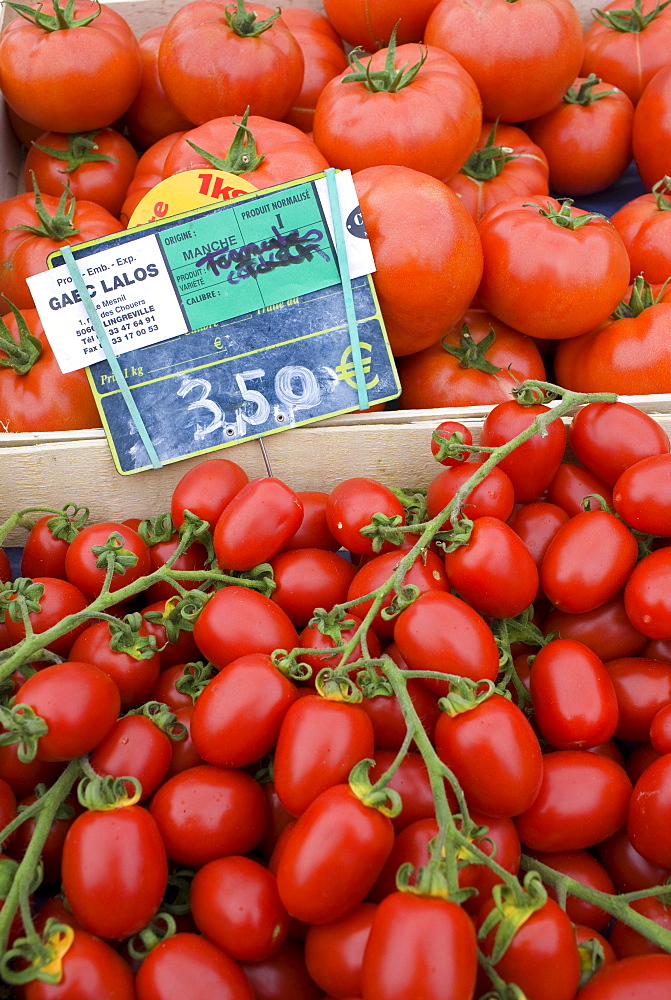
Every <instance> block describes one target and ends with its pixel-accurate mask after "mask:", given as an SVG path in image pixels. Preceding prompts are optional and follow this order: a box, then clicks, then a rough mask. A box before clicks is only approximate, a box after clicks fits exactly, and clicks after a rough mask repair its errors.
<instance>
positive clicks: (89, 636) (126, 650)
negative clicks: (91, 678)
mask: <svg viewBox="0 0 671 1000" xmlns="http://www.w3.org/2000/svg"><path fill="white" fill-rule="evenodd" d="M137 620H138V622H141V619H140V616H139V615H138V616H137ZM140 629H141V625H140ZM70 656H71V658H72V659H73V660H80V661H82V662H84V663H95V665H96V666H97V667H98V668H99V669H100V670H104V671H105V673H106V674H109V676H110V677H111V678H112V680H113V681H114V683H115V684H116V686H117V687H118V689H119V694H120V695H121V708H122V710H123V711H124V712H127V711H128V710H129V709H131V708H137V707H138V705H141V704H142V703H143V702H144V701H146V700H147V699H148V698H149V697H150V696H151V693H152V691H153V689H154V685H155V684H156V681H157V680H158V675H159V673H160V669H161V657H160V654H159V652H158V651H157V650H156V648H155V646H153V644H151V643H150V642H148V641H147V636H146V635H142V632H141V631H140V632H139V633H138V632H136V631H135V629H134V628H133V626H132V624H131V622H129V621H124V622H123V623H120V624H119V625H117V624H116V623H115V622H107V621H102V622H95V623H94V624H93V625H89V626H88V628H86V629H85V630H84V631H83V632H81V633H80V635H78V636H77V638H76V639H75V642H74V643H73V645H72V648H71V650H70Z"/></svg>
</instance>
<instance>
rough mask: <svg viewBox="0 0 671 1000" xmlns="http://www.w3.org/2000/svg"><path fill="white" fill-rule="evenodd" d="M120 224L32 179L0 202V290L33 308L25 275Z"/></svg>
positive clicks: (86, 203)
mask: <svg viewBox="0 0 671 1000" xmlns="http://www.w3.org/2000/svg"><path fill="white" fill-rule="evenodd" d="M12 23H14V22H12ZM25 227H28V228H25ZM120 228H121V224H120V222H119V220H118V219H115V218H114V216H113V215H111V214H110V213H109V212H108V211H107V209H105V208H102V206H101V205H96V204H95V203H94V202H92V201H83V200H80V201H75V199H74V198H73V196H72V194H71V193H70V192H69V191H68V189H67V188H64V189H63V193H62V195H61V196H60V198H56V197H54V196H53V195H49V194H45V195H42V194H40V192H39V189H38V187H37V185H36V184H35V183H33V190H32V191H25V192H23V193H22V194H17V195H14V196H13V197H11V198H6V199H5V201H3V202H0V293H1V294H2V295H4V296H5V297H6V298H7V299H8V300H9V301H10V302H12V303H13V304H14V305H15V306H16V307H17V308H18V309H24V308H28V309H30V308H32V306H33V297H32V295H31V293H30V290H29V288H28V285H27V284H26V278H27V277H30V276H31V275H33V274H39V273H40V272H41V271H46V269H47V257H48V256H49V254H50V253H53V252H54V251H55V250H58V249H59V247H62V246H70V245H72V244H75V243H82V242H84V241H85V240H94V239H98V238H99V237H101V236H108V235H109V234H110V233H117V232H118V231H119V229H120Z"/></svg>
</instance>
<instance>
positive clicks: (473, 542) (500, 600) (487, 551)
mask: <svg viewBox="0 0 671 1000" xmlns="http://www.w3.org/2000/svg"><path fill="white" fill-rule="evenodd" d="M448 545H449V550H448V551H447V552H446V553H445V569H446V571H447V577H448V580H449V581H450V586H451V587H452V589H453V590H455V591H456V592H457V594H459V596H460V597H461V598H463V600H465V601H466V602H467V603H468V604H470V605H471V607H473V608H475V610H476V611H478V612H479V613H480V614H481V615H486V616H488V617H491V618H515V617H516V616H517V615H521V614H522V612H523V611H526V609H527V608H528V607H529V606H530V605H531V604H532V602H533V601H534V599H535V597H536V594H537V593H538V570H537V568H536V563H535V562H534V558H533V556H532V555H531V553H530V552H529V550H528V548H527V547H526V545H525V544H524V542H523V541H522V539H521V538H520V536H519V535H518V534H516V532H515V531H513V529H512V528H511V527H509V525H507V524H506V522H505V521H501V520H500V519H499V518H496V517H478V518H476V519H475V521H469V519H468V516H466V517H465V518H463V519H462V520H461V521H460V522H459V524H458V525H457V526H456V528H455V529H454V540H453V541H452V542H450V541H449V540H448Z"/></svg>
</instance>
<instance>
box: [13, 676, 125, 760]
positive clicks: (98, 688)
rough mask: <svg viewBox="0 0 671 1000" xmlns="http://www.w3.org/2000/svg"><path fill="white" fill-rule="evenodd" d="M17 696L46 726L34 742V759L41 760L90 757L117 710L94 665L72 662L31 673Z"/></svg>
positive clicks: (112, 690)
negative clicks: (36, 742)
mask: <svg viewBox="0 0 671 1000" xmlns="http://www.w3.org/2000/svg"><path fill="white" fill-rule="evenodd" d="M19 698H20V704H21V705H27V706H28V707H29V708H31V709H32V710H33V712H34V713H35V714H36V715H39V716H40V717H41V718H42V719H44V721H45V723H46V725H47V732H46V733H44V735H42V736H40V737H39V742H38V744H37V756H38V757H39V758H40V760H45V761H65V760H72V758H73V757H81V755H82V754H85V753H89V752H90V751H91V750H93V748H94V747H96V746H97V745H98V743H100V741H101V740H102V739H104V737H105V736H106V735H107V733H108V732H109V731H110V729H111V728H112V726H113V725H114V723H115V722H116V720H117V717H118V715H119V709H120V707H121V698H120V696H119V689H118V688H117V686H116V684H115V683H114V681H113V680H112V679H111V678H110V677H108V675H107V674H106V673H104V671H102V670H99V669H98V667H96V666H93V664H91V663H78V662H77V661H74V660H66V661H65V662H64V663H54V664H52V665H51V666H49V667H45V668H44V669H43V670H40V671H39V672H38V673H36V674H33V675H32V677H29V678H28V680H27V681H26V682H25V684H23V685H22V687H21V692H20V695H19Z"/></svg>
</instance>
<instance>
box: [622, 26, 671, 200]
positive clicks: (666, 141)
mask: <svg viewBox="0 0 671 1000" xmlns="http://www.w3.org/2000/svg"><path fill="white" fill-rule="evenodd" d="M667 21H668V18H667ZM631 141H632V146H633V149H634V160H635V161H636V166H637V168H638V172H639V174H640V175H641V179H642V180H643V183H644V184H645V186H646V187H647V188H648V190H652V186H653V184H656V183H657V181H659V180H661V179H662V177H664V175H665V174H668V172H669V171H668V166H669V149H671V67H669V66H664V67H662V69H659V70H658V71H657V72H656V73H655V75H654V76H653V77H652V79H651V80H650V82H649V83H648V85H647V87H646V88H645V90H644V91H643V93H642V94H641V97H640V100H639V102H638V104H637V105H636V111H635V112H634V124H633V127H632V133H631Z"/></svg>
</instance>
